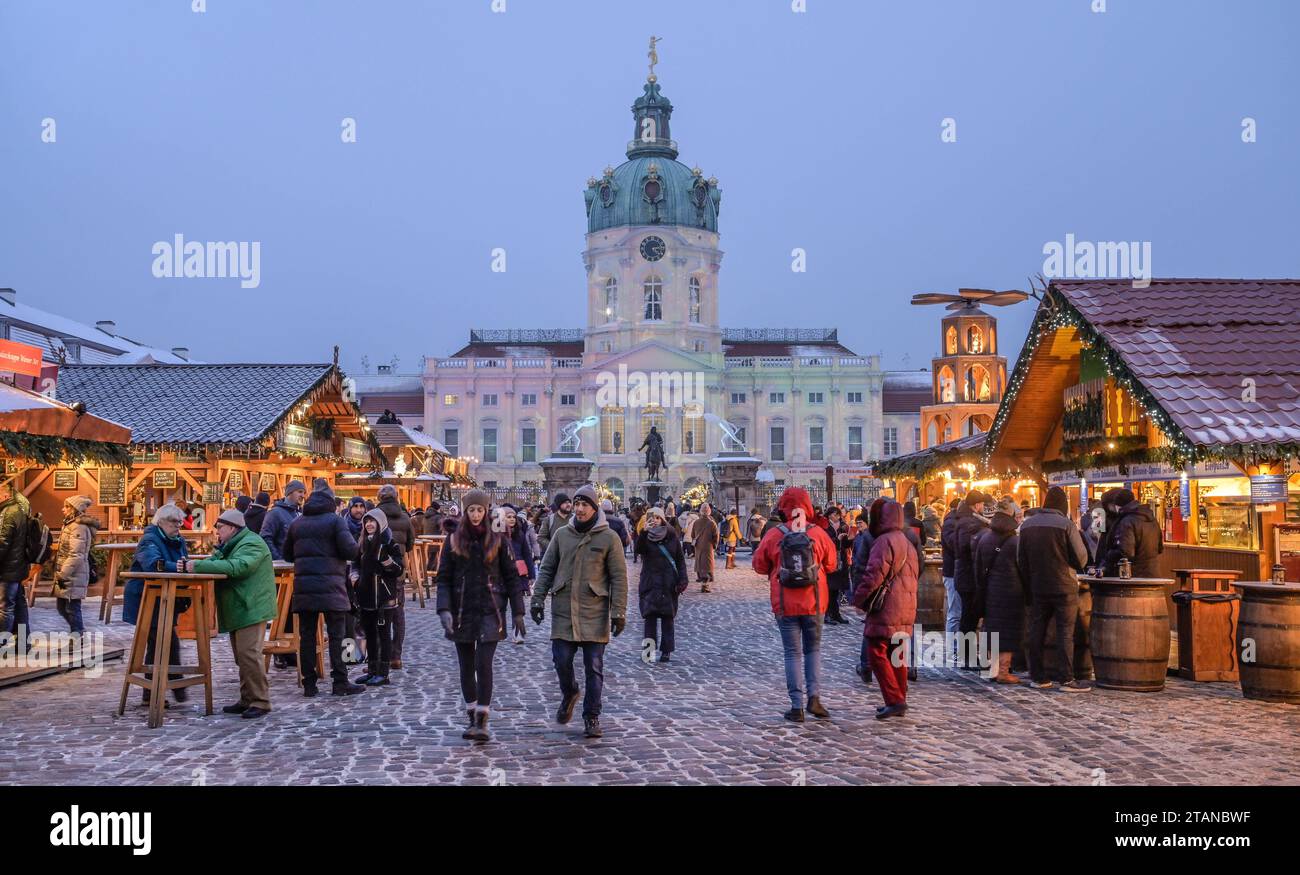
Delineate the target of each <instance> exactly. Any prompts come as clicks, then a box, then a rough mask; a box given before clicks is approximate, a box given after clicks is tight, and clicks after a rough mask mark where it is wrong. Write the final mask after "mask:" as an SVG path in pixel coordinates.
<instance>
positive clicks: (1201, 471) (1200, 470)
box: [1191, 459, 1241, 479]
mask: <svg viewBox="0 0 1300 875" xmlns="http://www.w3.org/2000/svg"><path fill="white" fill-rule="evenodd" d="M1191 476H1193V477H1196V478H1198V479H1207V478H1210V477H1240V476H1241V471H1239V470H1238V469H1237V466H1236V465H1234V464H1232V463H1231V462H1227V461H1223V460H1222V459H1220V460H1218V461H1209V462H1197V463H1196V464H1195V465H1193V466H1192V475H1191Z"/></svg>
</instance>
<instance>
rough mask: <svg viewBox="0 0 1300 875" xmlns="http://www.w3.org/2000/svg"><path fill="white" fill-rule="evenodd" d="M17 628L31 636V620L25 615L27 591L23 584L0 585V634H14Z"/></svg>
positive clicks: (20, 582) (19, 582)
mask: <svg viewBox="0 0 1300 875" xmlns="http://www.w3.org/2000/svg"><path fill="white" fill-rule="evenodd" d="M19 626H25V627H27V632H26V634H27V635H31V631H32V620H31V617H30V616H29V615H28V613H27V590H25V589H23V582H22V581H21V580H20V581H18V582H16V583H2V584H0V632H8V633H10V634H16V633H17V631H18V627H19Z"/></svg>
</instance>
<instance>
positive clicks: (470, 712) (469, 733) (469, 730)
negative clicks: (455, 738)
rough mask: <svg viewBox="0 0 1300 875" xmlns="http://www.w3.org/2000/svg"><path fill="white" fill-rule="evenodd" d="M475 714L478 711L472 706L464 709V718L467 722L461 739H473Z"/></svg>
mask: <svg viewBox="0 0 1300 875" xmlns="http://www.w3.org/2000/svg"><path fill="white" fill-rule="evenodd" d="M477 713H478V709H477V708H475V707H474V706H473V705H470V706H469V707H468V708H466V709H465V717H466V718H467V720H468V722H466V724H465V731H464V732H462V733H461V734H460V737H461V738H465V739H469V738H473V737H474V715H475V714H477Z"/></svg>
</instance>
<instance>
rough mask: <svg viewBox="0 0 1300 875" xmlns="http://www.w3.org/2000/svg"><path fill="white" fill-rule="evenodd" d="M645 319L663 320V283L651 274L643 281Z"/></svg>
mask: <svg viewBox="0 0 1300 875" xmlns="http://www.w3.org/2000/svg"><path fill="white" fill-rule="evenodd" d="M644 289H645V295H644V297H645V319H646V320H647V321H652V322H653V321H658V320H660V319H663V318H664V306H663V302H664V282H663V280H661V279H660V278H659V277H657V276H655V275H653V274H651V275H650V276H648V277H646V280H645V286H644Z"/></svg>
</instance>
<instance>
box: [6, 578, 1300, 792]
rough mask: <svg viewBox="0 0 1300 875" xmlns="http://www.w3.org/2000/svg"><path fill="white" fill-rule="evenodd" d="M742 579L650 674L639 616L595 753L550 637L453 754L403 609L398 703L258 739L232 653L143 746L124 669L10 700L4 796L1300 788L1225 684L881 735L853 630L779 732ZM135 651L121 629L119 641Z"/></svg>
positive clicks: (452, 683)
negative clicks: (726, 787)
mask: <svg viewBox="0 0 1300 875" xmlns="http://www.w3.org/2000/svg"><path fill="white" fill-rule="evenodd" d="M743 563H744V560H742V566H741V567H740V568H738V569H737V570H735V571H730V572H722V573H721V579H720V581H719V582H718V583H717V584H716V585H715V586H714V592H713V593H712V594H700V593H699V592H698V586H697V585H695V584H692V587H691V590H690V592H689V593H688V594H687V595H686V596H684V597H683V600H682V611H681V614H680V615H679V618H678V652H677V653H676V654H675V655H674V657H673V661H672V662H671V663H668V664H666V665H657V664H656V665H647V664H644V663H643V662H642V661H641V659H640V643H641V642H640V637H639V632H640V628H639V617H638V616H637V615H636V609H635V598H633V600H632V601H633V607H632V616H631V617H630V618H629V628H628V632H626V633H624V635H623V636H622V637H621V638H619V639H616V640H615V642H614V643H613V644H612V645H611V646H610V648H609V651H608V654H607V658H606V687H605V690H606V696H605V715H604V719H603V722H604V724H605V737H604V738H603V739H599V740H586V739H584V738H583V737H582V726H581V719H580V718H579V717H578V716H577V715H575V718H574V721H573V723H571V724H570V725H569V726H567V727H560V726H557V725H556V724H555V723H553V722H552V719H551V715H552V713H553V712H554V709H555V706H556V703H557V699H558V692H557V686H556V682H555V675H554V671H553V669H552V667H551V663H550V647H549V642H548V641H547V639H546V636H545V634H544V633H543V630H544V629H545V628H546V626H543V627H540V628H539V627H536V626H534V625H533V624H532V623H531V621H530V622H529V624H528V625H529V635H530V637H529V638H528V640H527V642H526V643H525V644H523V645H520V646H514V645H511V644H509V643H508V642H507V643H503V644H502V645H501V646H500V648H499V649H498V658H497V684H496V686H497V693H496V701H495V702H494V704H493V713H492V729H493V732H494V735H495V738H494V740H493V741H492V742H491V743H489V744H483V745H473V744H471V743H469V742H466V741H463V740H462V739H461V737H460V732H461V729H462V728H463V725H462V722H463V719H464V718H463V712H462V710H461V704H460V696H459V691H458V687H457V682H456V668H455V653H454V650H453V648H452V645H451V643H450V642H448V641H446V640H445V639H443V637H442V634H441V629H440V627H439V624H438V621H437V617H436V615H435V614H434V612H433V610H432V607H430V608H428V609H425V610H420V609H419V608H418V607H415V606H414V605H410V604H408V606H407V618H408V620H407V623H408V638H407V644H406V654H405V657H406V668H405V670H403V671H400V672H395V673H394V677H395V683H394V685H393V686H391V687H388V688H386V689H379V690H370V691H367V692H366V693H364V694H363V695H360V696H355V697H349V698H335V697H332V696H330V695H328V693H327V692H326V690H327V689H328V687H327V686H325V687H324V688H323V690H322V693H323V694H322V695H321V696H320V697H318V698H316V699H311V700H308V699H304V698H302V696H301V695H300V694H299V693H298V689H297V687H296V684H295V680H294V674H293V672H292V671H275V670H273V677H272V701H273V704H274V707H275V710H274V712H273V713H272V714H271V715H270V716H268V717H266V718H263V719H262V720H258V721H255V722H254V721H244V720H240V719H238V718H235V717H229V716H225V715H222V714H221V713H220V712H219V708H220V706H221V705H223V704H226V703H229V702H231V701H233V700H234V699H235V698H236V696H237V680H236V677H237V675H236V672H235V668H234V663H233V660H232V659H231V656H230V651H229V647H228V645H227V643H226V641H225V639H224V638H223V639H218V640H217V641H215V642H214V647H213V653H214V663H215V666H214V680H215V693H216V695H215V699H214V704H215V705H216V707H217V708H218V713H217V714H215V715H214V716H212V717H206V718H205V717H203V716H202V706H201V705H199V704H195V699H196V698H199V697H198V696H195V695H192V696H191V698H190V701H189V702H188V703H187V704H185V705H174V704H173V706H172V707H171V708H170V709H169V710H168V712H167V721H166V724H165V725H164V727H163V728H161V729H159V730H153V731H151V730H149V729H147V728H146V726H145V712H144V709H143V708H142V707H141V706H140V705H139V704H138V702H139V692H138V691H137V690H132V695H131V700H130V701H131V703H132V704H131V705H130V706H129V707H128V708H127V713H126V715H125V716H124V717H121V718H118V717H116V716H114V713H113V712H114V710H115V709H116V705H117V698H118V695H119V691H120V686H121V677H122V672H123V670H124V668H123V664H122V662H120V661H118V662H113V663H109V664H108V665H107V666H106V667H105V671H104V673H103V675H102V676H100V677H98V678H92V677H89V676H87V675H86V674H85V673H81V672H73V673H67V674H62V675H58V676H55V677H51V678H46V679H43V680H38V681H35V682H33V683H29V684H24V685H20V686H16V687H11V688H8V689H3V690H0V735H3V737H4V738H5V740H6V744H5V745H4V746H3V750H2V751H0V783H55V784H83V783H85V784H189V783H196V782H199V781H202V782H205V783H208V784H297V783H318V784H339V783H367V784H371V783H373V784H397V783H408V784H445V783H452V782H456V783H468V784H487V783H493V782H497V783H507V784H516V783H517V784H535V783H539V784H641V783H665V784H720V783H725V784H791V783H799V782H805V783H807V784H843V783H851V784H869V783H963V784H975V783H978V784H986V783H987V784H993V783H1017V784H1038V783H1066V784H1082V785H1089V784H1095V783H1100V782H1103V781H1104V782H1105V783H1107V784H1220V783H1222V784H1277V783H1287V784H1300V754H1297V752H1296V748H1295V743H1294V742H1295V739H1296V737H1297V735H1300V707H1297V706H1293V705H1273V704H1264V703H1259V702H1252V701H1246V700H1244V699H1242V697H1241V693H1240V690H1239V689H1238V688H1237V687H1236V685H1233V684H1194V683H1191V682H1188V681H1183V680H1177V679H1170V682H1169V685H1168V687H1167V688H1166V690H1165V691H1164V692H1163V693H1159V694H1141V693H1121V692H1112V691H1106V690H1095V691H1093V692H1092V693H1088V694H1083V695H1068V694H1062V693H1059V692H1045V691H1038V690H1032V689H1028V688H1009V689H1008V688H1005V687H994V686H993V685H991V684H989V683H987V682H985V681H982V680H980V679H979V678H977V677H974V676H973V675H972V674H969V673H965V672H958V671H955V670H951V669H922V671H921V679H920V680H919V681H918V682H916V683H915V684H913V686H912V689H911V695H910V704H911V709H910V710H909V713H908V716H907V717H906V718H903V719H895V720H887V721H877V720H875V719H873V717H874V711H875V708H876V706H877V705H879V704H880V699H879V693H878V691H877V690H876V688H875V687H874V686H873V687H864V686H863V685H862V683H861V681H859V680H858V678H857V677H856V676H855V675H854V674H853V672H852V666H853V663H854V661H855V659H856V654H857V647H858V644H859V640H860V634H861V633H860V628H861V627H860V626H858V625H857V624H856V623H855V624H852V625H848V626H835V627H829V628H827V630H826V633H825V636H824V639H823V640H824V645H823V657H824V669H823V673H824V678H825V689H824V691H823V698H824V700H825V702H826V705H827V707H828V708H829V709H830V710H831V712H832V717H831V719H830V720H829V721H812V720H811V718H810V722H808V723H806V724H803V725H796V724H790V723H787V722H786V721H785V720H783V719H782V717H781V714H782V711H784V710H785V708H786V707H787V706H788V700H787V698H786V694H785V688H784V680H783V674H782V662H781V650H780V644H779V641H778V638H777V634H776V631H775V627H774V625H773V621H772V617H771V613H770V611H769V608H768V604H767V587H766V581H764V580H763V579H761V578H759V577H758V576H757V575H755V574H753V572H752V571H751V570H750V569H749V567H748V565H747V564H743ZM632 572H633V575H634V576H635V573H636V567H635V566H632ZM633 587H634V588H635V584H633ZM94 606H95V602H93V601H91V602H88V603H87V605H86V611H85V614H86V616H87V617H93V616H94V615H95V611H94ZM36 615H37V618H36V620H35V625H36V627H37V628H38V629H42V630H45V629H58V628H60V627H61V621H60V620H59V618H58V617H57V615H55V614H54V611H53V609H52V606H51V603H50V602H49V600H48V599H47V600H45V606H44V607H39V606H38V609H37V611H36ZM130 629H131V627H128V626H125V625H123V624H120V623H114V624H113V626H112V627H110V635H109V638H110V641H112V642H114V643H120V642H122V641H124V640H126V636H127V635H128V633H129V631H130ZM185 646H186V647H187V648H189V647H191V646H192V645H190V644H189V643H188V642H187V643H186V645H185ZM578 675H579V678H581V662H580V659H579V662H578Z"/></svg>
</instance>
